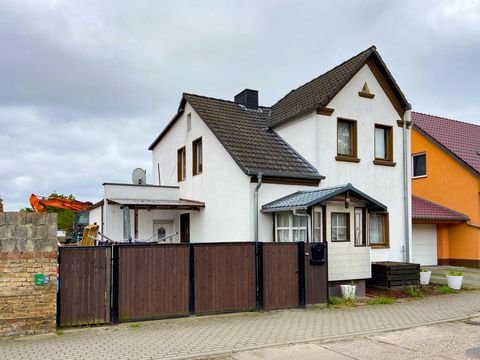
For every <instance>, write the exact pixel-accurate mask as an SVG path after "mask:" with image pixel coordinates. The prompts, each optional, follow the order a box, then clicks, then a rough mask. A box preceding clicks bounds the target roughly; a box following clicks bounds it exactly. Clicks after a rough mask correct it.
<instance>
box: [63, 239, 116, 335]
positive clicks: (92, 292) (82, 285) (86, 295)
mask: <svg viewBox="0 0 480 360" xmlns="http://www.w3.org/2000/svg"><path fill="white" fill-rule="evenodd" d="M58 261H59V275H60V280H61V281H60V288H59V291H58V301H57V302H58V307H57V322H58V324H59V325H60V326H76V325H86V324H104V323H108V322H110V269H111V267H110V261H111V247H109V246H96V247H91V246H90V247H60V248H59V259H58Z"/></svg>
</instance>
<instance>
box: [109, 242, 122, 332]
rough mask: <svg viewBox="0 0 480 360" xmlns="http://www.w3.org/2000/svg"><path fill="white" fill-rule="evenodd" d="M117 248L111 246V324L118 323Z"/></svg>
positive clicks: (118, 268)
mask: <svg viewBox="0 0 480 360" xmlns="http://www.w3.org/2000/svg"><path fill="white" fill-rule="evenodd" d="M118 255H119V246H118V245H115V244H112V255H111V256H112V262H111V264H112V268H111V269H112V288H111V296H112V302H111V309H110V319H111V320H110V321H111V322H112V323H118V293H119V291H118V288H119V284H118V282H119V270H120V266H119V256H118Z"/></svg>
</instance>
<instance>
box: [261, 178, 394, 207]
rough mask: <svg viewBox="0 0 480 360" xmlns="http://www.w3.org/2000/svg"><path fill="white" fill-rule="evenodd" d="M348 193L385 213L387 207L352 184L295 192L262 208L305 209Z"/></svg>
mask: <svg viewBox="0 0 480 360" xmlns="http://www.w3.org/2000/svg"><path fill="white" fill-rule="evenodd" d="M347 191H349V192H350V193H351V194H352V195H354V196H357V197H359V198H361V199H364V200H366V201H367V202H368V203H370V205H371V208H372V209H375V210H381V211H386V210H387V207H386V206H385V205H383V204H382V203H380V202H378V201H376V200H375V199H373V198H371V197H369V196H368V195H367V194H365V193H363V192H361V191H360V190H358V189H356V188H354V187H353V186H352V184H346V185H337V186H332V187H328V188H323V189H318V190H304V191H297V192H295V193H293V194H290V195H287V196H285V197H283V198H280V199H277V200H274V201H272V202H270V203H268V204H265V205H263V206H262V211H264V212H275V211H282V210H292V209H306V208H308V207H310V206H312V205H315V204H319V203H321V202H322V201H326V200H328V199H331V198H333V197H334V196H337V195H340V194H343V193H345V192H347Z"/></svg>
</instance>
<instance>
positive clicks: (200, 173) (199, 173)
mask: <svg viewBox="0 0 480 360" xmlns="http://www.w3.org/2000/svg"><path fill="white" fill-rule="evenodd" d="M197 175H202V172H201V171H200V172H198V173H196V174H193V176H197Z"/></svg>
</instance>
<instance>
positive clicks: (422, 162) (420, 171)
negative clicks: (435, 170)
mask: <svg viewBox="0 0 480 360" xmlns="http://www.w3.org/2000/svg"><path fill="white" fill-rule="evenodd" d="M412 173H413V177H414V178H416V177H422V176H427V154H425V153H423V154H415V155H412Z"/></svg>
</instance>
